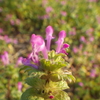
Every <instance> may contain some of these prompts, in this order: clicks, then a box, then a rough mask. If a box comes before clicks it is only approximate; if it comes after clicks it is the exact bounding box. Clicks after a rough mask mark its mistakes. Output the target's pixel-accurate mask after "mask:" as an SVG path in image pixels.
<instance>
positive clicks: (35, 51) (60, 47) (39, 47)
mask: <svg viewBox="0 0 100 100" xmlns="http://www.w3.org/2000/svg"><path fill="white" fill-rule="evenodd" d="M52 34H53V28H52V27H51V26H48V27H47V28H46V40H47V43H46V46H45V42H44V39H43V38H42V37H41V36H40V35H35V34H32V36H31V39H30V42H31V45H32V52H31V53H30V54H29V56H28V58H23V59H22V63H23V64H24V65H26V66H31V67H33V68H36V69H38V66H39V64H40V63H39V57H38V56H39V52H42V54H43V56H44V58H45V59H48V51H49V50H50V44H51V39H53V38H54V37H53V36H52ZM65 37H66V32H65V31H64V30H62V31H60V32H59V38H58V40H57V42H56V44H57V47H56V52H57V53H64V54H68V53H66V49H67V48H68V47H69V44H63V42H64V38H65ZM31 62H33V63H31Z"/></svg>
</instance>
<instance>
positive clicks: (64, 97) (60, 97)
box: [52, 91, 70, 100]
mask: <svg viewBox="0 0 100 100" xmlns="http://www.w3.org/2000/svg"><path fill="white" fill-rule="evenodd" d="M52 100H70V97H69V96H68V94H67V93H66V92H64V91H59V92H58V94H57V95H55V97H54V99H52Z"/></svg>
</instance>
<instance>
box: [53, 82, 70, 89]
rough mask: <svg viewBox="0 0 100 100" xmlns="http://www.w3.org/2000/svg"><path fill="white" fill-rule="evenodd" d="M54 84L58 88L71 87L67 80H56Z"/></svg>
mask: <svg viewBox="0 0 100 100" xmlns="http://www.w3.org/2000/svg"><path fill="white" fill-rule="evenodd" d="M54 84H55V87H56V88H57V89H58V90H64V89H68V88H69V86H68V84H67V82H66V81H60V82H55V83H54Z"/></svg>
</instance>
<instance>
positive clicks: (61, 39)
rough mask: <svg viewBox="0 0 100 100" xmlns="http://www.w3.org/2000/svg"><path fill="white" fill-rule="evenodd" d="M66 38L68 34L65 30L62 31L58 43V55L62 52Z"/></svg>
mask: <svg viewBox="0 0 100 100" xmlns="http://www.w3.org/2000/svg"><path fill="white" fill-rule="evenodd" d="M65 37H66V32H65V31H63V30H62V31H60V33H59V38H58V41H57V42H56V43H57V48H56V52H57V53H59V52H60V50H61V47H62V45H63V42H64V38H65Z"/></svg>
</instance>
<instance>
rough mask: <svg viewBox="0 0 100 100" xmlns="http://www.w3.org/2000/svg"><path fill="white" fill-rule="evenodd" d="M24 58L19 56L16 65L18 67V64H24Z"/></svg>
mask: <svg viewBox="0 0 100 100" xmlns="http://www.w3.org/2000/svg"><path fill="white" fill-rule="evenodd" d="M22 60H23V57H19V58H18V60H17V63H16V66H15V67H17V66H18V65H22Z"/></svg>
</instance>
